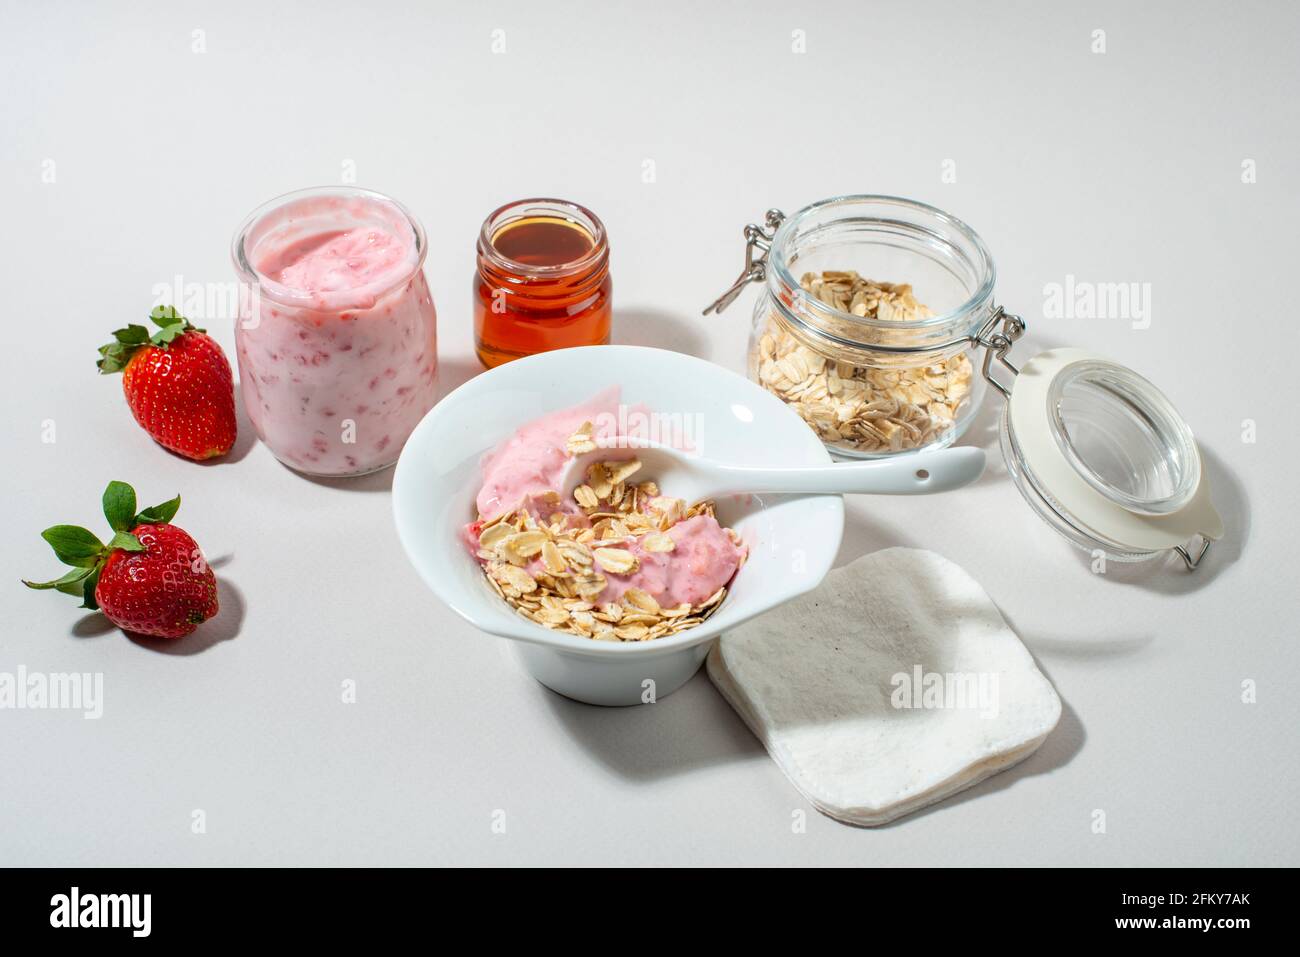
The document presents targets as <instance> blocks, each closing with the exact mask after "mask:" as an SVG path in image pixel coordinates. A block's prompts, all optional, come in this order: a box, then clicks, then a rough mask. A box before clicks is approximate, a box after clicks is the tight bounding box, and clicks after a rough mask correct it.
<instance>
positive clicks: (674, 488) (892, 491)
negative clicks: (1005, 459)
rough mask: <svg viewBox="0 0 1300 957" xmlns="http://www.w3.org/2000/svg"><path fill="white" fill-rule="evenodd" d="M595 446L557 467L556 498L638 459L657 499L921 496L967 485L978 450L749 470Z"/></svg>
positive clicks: (660, 451) (980, 465) (649, 445)
mask: <svg viewBox="0 0 1300 957" xmlns="http://www.w3.org/2000/svg"><path fill="white" fill-rule="evenodd" d="M603 441H604V442H605V444H604V445H602V447H600V448H597V449H596V450H595V451H594V452H585V453H583V454H581V455H578V456H575V457H574V458H572V459H570V460H569V461H568V463H567V464H566V465H565V470H564V475H563V479H562V481H561V483H560V486H561V487H560V493H561V495H563V496H564V497H565V498H566V499H567V498H569V497H570V496H572V495H573V490H574V489H575V488H577V487H578V486H579V485H581V484H582V483H583V482H584V481H585V480H586V477H587V469H589V468H590V467H591V465H592V464H593V463H595V462H600V461H606V462H608V461H616V460H620V459H630V458H637V459H640V460H641V468H640V469H639V470H638V471H637V478H639V477H646V478H653V479H654V480H655V482H657V483H658V485H659V487H660V488H661V489H663V490H664V491H665V494H672V495H675V496H677V497H679V498H691V499H696V500H698V499H706V498H714V497H716V496H720V495H727V494H737V493H739V494H744V493H748V492H787V493H806V494H813V495H839V494H842V493H844V492H866V493H869V494H873V495H928V494H930V493H932V492H948V491H951V490H953V489H956V488H961V487H962V486H963V485H969V484H970V483H971V482H973V481H975V480H976V479H977V478H979V477H980V475H981V474H982V473H983V471H984V450H983V449H977V448H970V447H966V446H963V447H961V448H950V449H939V450H937V451H934V452H918V453H916V454H913V455H904V456H901V457H899V458H894V459H876V460H873V461H870V462H840V463H836V464H833V465H811V466H802V467H799V468H757V467H753V466H743V465H723V464H722V463H720V462H713V461H710V460H709V459H704V458H700V457H699V456H696V455H693V454H689V453H686V452H681V451H679V450H677V449H672V448H669V447H667V446H663V445H659V444H658V443H655V442H646V441H643V440H640V439H624V440H618V439H612V440H603ZM631 480H632V481H635V480H636V479H635V478H633V479H631Z"/></svg>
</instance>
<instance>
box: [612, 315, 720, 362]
mask: <svg viewBox="0 0 1300 957" xmlns="http://www.w3.org/2000/svg"><path fill="white" fill-rule="evenodd" d="M703 321H704V320H700V321H698V322H696V321H692V320H691V319H690V318H689V317H683V316H678V315H675V314H673V313H670V312H664V311H663V310H661V309H647V308H644V307H641V306H634V307H632V308H629V309H620V308H619V307H618V306H615V307H614V319H613V332H612V334H611V336H610V341H611V342H613V343H614V344H615V345H620V346H652V347H654V348H656V349H669V350H671V351H673V352H684V353H686V354H687V355H692V356H699V357H700V358H702V359H708V358H709V357H710V356H709V341H708V337H707V336H705V334H704V332H705V330H704V327H703V325H702V323H703Z"/></svg>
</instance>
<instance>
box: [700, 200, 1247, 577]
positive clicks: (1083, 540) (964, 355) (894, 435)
mask: <svg viewBox="0 0 1300 957" xmlns="http://www.w3.org/2000/svg"><path fill="white" fill-rule="evenodd" d="M745 239H746V245H745V269H744V271H743V272H742V273H741V274H740V277H739V278H738V279H737V280H736V282H735V283H733V284H732V286H731V288H730V289H728V290H727V291H726V292H725V293H724V294H723V295H722V297H721V298H720V299H718V300H717V302H715V303H713V304H712V305H711V306H709V308H708V309H706V310H705V314H708V313H710V312H721V311H722V310H723V309H725V308H727V306H729V305H730V304H731V303H732V302H734V301H735V300H736V298H737V297H738V296H739V295H740V293H741V292H743V291H744V290H745V288H746V287H747V286H748V285H749V284H750V283H762V284H763V292H762V294H761V295H760V296H759V300H758V303H757V305H756V306H755V308H754V324H753V329H752V332H751V334H750V339H749V356H748V362H749V375H750V378H752V379H753V380H754V381H755V382H758V383H759V384H760V385H762V386H763V387H764V388H765V389H767V390H768V391H769V392H771V393H773V394H774V395H776V396H777V397H779V398H780V399H781V400H782V401H783V402H785V403H786V404H787V405H788V406H789V407H790V408H791V409H793V410H794V411H795V412H796V413H797V414H798V415H799V416H800V417H801V418H802V419H803V420H804V421H805V422H807V423H808V425H809V426H810V427H811V428H812V429H813V430H815V431H816V432H817V434H818V435H819V436H820V437H821V439H822V441H823V442H825V443H826V446H827V447H828V448H829V449H830V450H831V451H832V452H834V453H836V454H838V455H841V456H848V457H854V458H872V457H882V456H888V455H899V454H904V453H908V452H913V451H916V450H918V449H931V448H936V447H940V446H944V445H948V444H950V443H952V442H953V441H955V440H956V439H957V438H958V437H959V436H960V435H961V434H962V433H963V432H964V431H965V430H966V428H967V427H968V426H969V425H970V423H971V419H972V418H973V417H974V415H975V412H976V410H977V409H978V407H979V404H980V401H981V400H982V399H983V398H984V394H985V390H986V388H992V389H994V390H996V392H997V393H999V394H1000V396H1001V398H1002V399H1003V400H1005V404H1004V406H1003V409H1002V416H1001V420H1000V427H999V439H1000V444H1001V449H1002V456H1003V460H1004V461H1005V463H1006V466H1007V473H1008V475H1009V476H1010V478H1011V481H1012V483H1013V484H1014V485H1015V487H1016V489H1017V490H1018V491H1019V492H1020V494H1021V495H1022V496H1023V497H1024V499H1025V501H1026V502H1027V503H1028V504H1029V506H1030V507H1031V509H1032V510H1033V511H1034V512H1035V513H1037V514H1038V516H1039V517H1040V518H1042V519H1043V520H1044V521H1045V522H1046V523H1047V524H1048V525H1049V526H1050V527H1051V528H1053V529H1054V530H1055V531H1056V532H1058V533H1059V534H1060V535H1061V536H1063V537H1064V538H1065V539H1066V540H1067V541H1069V542H1070V543H1071V544H1073V545H1076V546H1078V547H1079V548H1082V549H1085V550H1087V551H1089V552H1091V553H1092V556H1093V562H1094V570H1095V563H1096V562H1097V561H1099V560H1102V559H1106V558H1109V559H1111V560H1114V561H1121V562H1133V561H1145V560H1148V559H1151V558H1154V557H1156V556H1160V555H1166V556H1168V555H1175V554H1176V555H1178V556H1179V557H1180V558H1181V560H1182V562H1183V563H1184V564H1185V565H1186V567H1187V568H1188V569H1195V568H1196V567H1197V566H1198V565H1199V564H1200V562H1201V560H1202V559H1203V558H1204V556H1205V554H1206V551H1207V550H1208V548H1209V547H1210V543H1211V542H1213V541H1215V540H1217V539H1218V538H1220V537H1221V536H1222V535H1223V534H1224V527H1223V521H1222V519H1221V518H1220V516H1219V514H1218V512H1217V511H1216V510H1215V508H1214V506H1213V504H1212V503H1211V501H1210V490H1209V482H1208V480H1207V477H1206V469H1205V468H1204V467H1203V461H1202V457H1201V452H1200V447H1199V446H1198V445H1197V443H1196V440H1195V438H1194V437H1193V435H1192V432H1191V429H1190V428H1189V427H1188V426H1187V424H1186V422H1184V421H1183V419H1182V418H1181V416H1179V414H1178V412H1177V410H1176V409H1175V408H1174V406H1173V404H1172V403H1171V402H1170V400H1169V399H1168V398H1166V397H1165V395H1164V394H1163V393H1162V392H1160V391H1159V390H1158V389H1157V388H1156V387H1155V386H1154V385H1153V384H1152V383H1151V382H1149V381H1147V380H1146V379H1145V378H1143V377H1142V376H1141V375H1139V374H1138V373H1136V372H1134V371H1133V370H1132V369H1129V368H1128V367H1127V366H1125V365H1122V364H1120V363H1117V362H1115V361H1113V360H1111V359H1108V358H1106V357H1104V356H1100V355H1096V354H1094V353H1092V352H1089V351H1087V350H1084V349H1073V348H1065V349H1049V350H1047V351H1046V352H1042V353H1039V354H1038V355H1035V356H1033V357H1031V358H1030V359H1029V360H1028V361H1027V362H1025V363H1024V364H1023V365H1020V366H1017V365H1014V364H1012V362H1011V361H1010V360H1009V359H1008V358H1007V354H1008V352H1010V350H1011V348H1012V345H1013V343H1014V342H1015V341H1016V340H1017V339H1019V338H1020V336H1021V335H1022V334H1023V332H1024V330H1025V324H1024V322H1023V321H1022V320H1021V319H1020V317H1019V316H1016V315H1012V314H1010V313H1008V312H1005V311H1004V310H1003V309H1002V308H1001V307H1000V306H998V305H996V304H995V303H994V301H993V282H994V276H995V272H994V268H993V259H992V257H991V256H990V255H989V251H988V249H987V248H986V247H985V245H984V242H983V241H982V240H981V239H980V238H979V236H978V235H977V234H976V233H975V231H974V230H973V229H971V228H970V227H969V226H967V225H966V224H965V223H963V222H962V221H961V220H959V219H957V218H956V217H953V216H950V215H948V214H947V213H945V212H943V211H942V210H939V209H935V208H934V207H933V206H927V205H925V204H924V203H918V202H915V201H913V200H909V199H899V198H898V197H893V196H841V197H839V198H836V199H828V200H823V201H822V202H820V203H813V204H812V205H811V206H807V207H805V208H804V209H801V210H799V212H797V213H795V214H794V215H793V216H785V215H784V214H783V213H781V212H780V211H779V210H775V209H773V210H768V212H767V216H766V218H765V220H764V222H763V224H762V225H758V224H750V225H749V226H746V227H745ZM977 359H978V361H979V363H980V368H979V369H978V370H977V369H976V368H975V361H976V360H977ZM919 474H920V473H918V476H919ZM1103 567H1104V566H1103Z"/></svg>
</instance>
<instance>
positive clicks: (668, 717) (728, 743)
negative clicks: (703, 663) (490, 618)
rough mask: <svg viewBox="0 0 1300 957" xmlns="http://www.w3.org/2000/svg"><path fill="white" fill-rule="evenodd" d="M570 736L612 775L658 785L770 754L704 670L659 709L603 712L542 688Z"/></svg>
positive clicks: (604, 709)
mask: <svg viewBox="0 0 1300 957" xmlns="http://www.w3.org/2000/svg"><path fill="white" fill-rule="evenodd" d="M537 688H538V693H539V694H543V695H545V696H546V703H547V704H548V705H550V707H551V710H552V711H553V712H554V713H555V716H556V717H557V718H558V719H559V720H560V721H561V722H562V723H563V725H564V727H565V729H566V730H567V731H568V733H569V736H570V737H571V738H573V740H575V741H577V742H578V743H579V744H581V745H582V746H583V747H584V748H585V749H586V750H587V751H588V752H589V753H590V754H591V756H592V757H594V758H595V759H596V760H598V761H600V762H601V763H602V764H604V765H605V766H606V767H607V768H609V770H610V771H612V772H614V773H615V774H618V775H620V776H621V777H624V778H627V779H628V780H632V781H653V780H656V779H658V778H663V777H667V776H669V775H674V774H684V773H687V772H690V771H694V770H696V769H699V768H708V767H716V766H717V765H720V764H725V763H729V762H732V761H744V760H753V759H757V758H761V757H763V755H764V754H765V752H764V750H763V745H762V744H761V743H759V741H758V739H757V738H755V737H754V736H753V735H752V734H750V732H749V729H748V728H747V727H745V724H744V722H742V721H741V720H740V717H739V716H738V715H737V714H736V713H735V712H734V711H732V710H731V707H730V706H729V705H728V704H727V703H726V702H725V701H724V700H723V699H722V696H721V695H720V694H718V692H717V691H716V690H715V689H714V687H713V684H712V683H711V682H710V681H709V679H708V676H707V675H706V674H705V673H704V669H703V668H701V669H700V670H699V672H697V673H696V675H695V677H694V678H692V679H691V680H690V681H688V682H686V684H685V685H683V686H682V687H681V688H680V689H678V690H677V691H675V692H673V693H672V694H671V695H669V696H668V697H666V698H664V699H662V700H661V701H660V702H658V703H657V704H652V705H639V706H633V707H630V708H601V707H596V706H594V705H589V704H581V703H579V702H577V701H572V700H570V699H568V698H566V697H564V696H563V695H559V694H556V693H555V692H553V691H551V690H549V689H547V688H545V687H543V686H542V685H538V686H537Z"/></svg>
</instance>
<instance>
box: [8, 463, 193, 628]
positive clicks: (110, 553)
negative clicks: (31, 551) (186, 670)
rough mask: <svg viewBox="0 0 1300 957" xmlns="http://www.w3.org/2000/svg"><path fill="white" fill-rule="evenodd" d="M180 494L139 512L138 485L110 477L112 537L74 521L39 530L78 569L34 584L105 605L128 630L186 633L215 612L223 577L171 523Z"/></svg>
mask: <svg viewBox="0 0 1300 957" xmlns="http://www.w3.org/2000/svg"><path fill="white" fill-rule="evenodd" d="M180 506H181V499H180V496H179V495H178V496H176V498H174V499H172V500H171V501H168V502H163V503H162V504H161V505H155V506H153V507H152V508H146V509H145V510H144V511H142V512H136V510H135V508H136V502H135V489H133V488H131V486H129V485H127V484H126V483H125V482H109V483H108V488H107V489H105V490H104V517H105V518H107V519H108V524H109V526H110V527H111V528H112V529H113V537H112V538H110V539H109V541H108V544H104V543H102V542H100V540H99V539H98V538H96V537H95V535H94V534H93V533H92V532H90V531H88V530H87V529H84V528H81V527H79V526H76V525H55V526H53V527H52V528H47V529H46V530H45V531H43V532H42V533H41V537H42V538H44V539H45V540H46V541H47V542H49V543H50V545H51V547H53V549H54V554H55V555H57V556H58V557H59V560H60V561H62V562H63V563H64V564H67V565H71V566H72V570H71V571H69V572H68V573H67V574H66V575H63V576H62V577H60V578H56V579H54V580H53V581H47V582H29V581H24V582H23V584H25V585H26V586H27V587H28V588H40V589H45V588H54V589H57V590H58V591H61V592H63V593H64V594H68V595H74V596H76V597H79V598H81V599H83V601H82V605H81V607H82V608H90V609H100V610H101V611H103V612H104V614H105V616H107V618H108V620H109V621H111V622H112V623H113V624H115V625H117V626H118V627H119V628H121V629H122V630H123V631H130V632H134V633H136V634H140V635H153V636H155V637H159V638H183V637H184V636H185V635H188V634H189V633H190V632H192V631H193V630H194V629H195V628H197V627H198V626H199V625H200V624H201V623H203V622H205V621H207V620H208V619H209V618H211V617H212V616H214V615H215V614H216V613H217V579H216V576H215V575H213V574H212V569H211V568H209V567H208V565H207V562H205V561H204V560H203V553H202V552H201V551H199V547H198V545H196V544H195V543H194V539H192V538H190V536H189V535H188V534H186V533H185V532H184V531H183V530H182V529H180V528H177V527H176V526H175V525H172V524H171V520H172V518H173V517H174V516H175V515H176V510H177V509H178V508H180Z"/></svg>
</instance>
